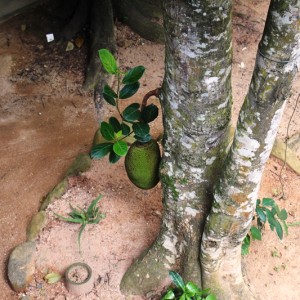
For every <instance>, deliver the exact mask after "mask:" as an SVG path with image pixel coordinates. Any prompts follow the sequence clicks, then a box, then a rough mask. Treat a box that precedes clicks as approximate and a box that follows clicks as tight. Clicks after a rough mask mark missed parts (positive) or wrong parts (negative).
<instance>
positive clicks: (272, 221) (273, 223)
mask: <svg viewBox="0 0 300 300" xmlns="http://www.w3.org/2000/svg"><path fill="white" fill-rule="evenodd" d="M266 214H267V219H268V222H269V224H270V227H271V229H272V230H273V228H274V227H275V226H276V220H275V218H274V214H273V213H272V212H271V211H270V210H269V209H266Z"/></svg>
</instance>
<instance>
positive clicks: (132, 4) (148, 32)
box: [113, 0, 164, 43]
mask: <svg viewBox="0 0 300 300" xmlns="http://www.w3.org/2000/svg"><path fill="white" fill-rule="evenodd" d="M113 1H114V5H115V8H116V11H117V15H118V17H119V19H120V20H121V21H122V22H124V23H125V24H127V25H128V26H130V27H131V29H132V30H133V31H135V32H136V33H138V34H139V35H140V36H142V37H143V38H145V39H147V40H149V41H153V42H159V43H163V42H164V30H163V27H162V26H161V25H160V24H159V23H158V22H155V21H154V20H151V18H154V17H156V18H159V16H160V14H159V13H160V11H161V10H160V1H158V0H152V1H151V0H143V1H140V0H137V1H132V0H113Z"/></svg>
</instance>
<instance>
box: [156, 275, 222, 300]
mask: <svg viewBox="0 0 300 300" xmlns="http://www.w3.org/2000/svg"><path fill="white" fill-rule="evenodd" d="M169 275H170V277H171V279H172V281H173V283H174V284H175V286H176V288H174V289H173V288H169V289H168V291H167V292H166V293H165V295H164V296H163V297H162V298H161V300H169V299H175V300H217V298H216V296H215V295H213V294H210V293H209V290H210V289H205V290H201V288H199V287H198V286H197V285H196V284H195V283H193V282H191V281H189V282H187V283H185V282H184V281H183V279H182V278H181V276H180V275H179V274H178V273H177V272H174V271H170V272H169Z"/></svg>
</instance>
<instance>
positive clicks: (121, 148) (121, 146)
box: [113, 141, 128, 156]
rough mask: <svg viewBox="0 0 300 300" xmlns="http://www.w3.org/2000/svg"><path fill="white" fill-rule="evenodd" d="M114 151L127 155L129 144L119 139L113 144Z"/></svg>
mask: <svg viewBox="0 0 300 300" xmlns="http://www.w3.org/2000/svg"><path fill="white" fill-rule="evenodd" d="M113 150H114V152H115V153H116V154H117V155H119V156H125V155H126V154H127V151H128V145H127V143H125V142H124V141H117V142H115V143H114V146H113Z"/></svg>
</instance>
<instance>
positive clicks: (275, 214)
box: [242, 198, 288, 255]
mask: <svg viewBox="0 0 300 300" xmlns="http://www.w3.org/2000/svg"><path fill="white" fill-rule="evenodd" d="M287 217H288V214H287V211H286V210H285V209H280V208H279V206H278V205H277V203H276V202H275V200H274V199H272V198H263V199H262V201H261V200H260V199H258V200H257V201H256V208H255V216H254V220H256V225H255V226H254V225H253V226H252V227H251V228H250V233H248V234H247V235H246V237H245V239H244V241H243V244H242V255H247V254H248V253H249V248H250V243H251V239H253V240H259V241H260V240H261V239H262V230H263V229H264V228H265V225H266V224H267V223H269V226H270V228H271V230H272V231H274V229H275V231H276V234H277V236H278V237H279V238H280V239H281V240H282V238H283V233H284V232H285V234H286V235H287V234H288V225H287V223H286V219H287Z"/></svg>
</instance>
